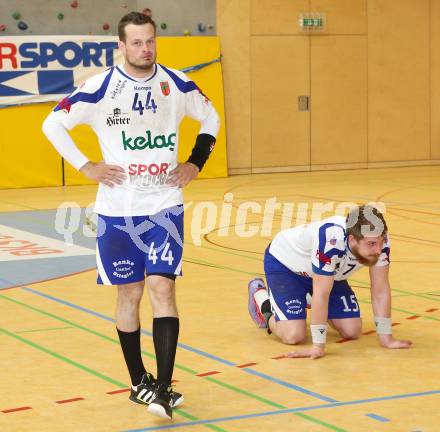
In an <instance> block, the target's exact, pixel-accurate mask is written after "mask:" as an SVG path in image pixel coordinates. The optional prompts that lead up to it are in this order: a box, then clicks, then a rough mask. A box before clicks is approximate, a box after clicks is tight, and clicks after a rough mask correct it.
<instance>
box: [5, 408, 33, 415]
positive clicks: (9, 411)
mask: <svg viewBox="0 0 440 432" xmlns="http://www.w3.org/2000/svg"><path fill="white" fill-rule="evenodd" d="M30 409H32V407H30V406H24V407H18V408H9V409H5V410H2V411H1V412H2V413H4V414H9V413H13V412H17V411H26V410H30Z"/></svg>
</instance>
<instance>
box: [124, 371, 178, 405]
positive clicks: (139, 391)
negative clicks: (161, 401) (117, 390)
mask: <svg viewBox="0 0 440 432" xmlns="http://www.w3.org/2000/svg"><path fill="white" fill-rule="evenodd" d="M155 397H156V379H155V378H154V376H153V375H152V374H150V373H149V372H146V373H145V374H143V375H142V380H141V383H140V384H139V385H137V386H136V390H134V389H133V388H132V389H131V392H130V396H129V399H130V400H131V401H132V402H135V403H138V404H143V405H149V404H150V403H151V402H152V400H153V399H154V398H155ZM183 400H184V399H183V395H182V394H180V393H178V392H175V391H172V392H171V404H170V406H171V408H175V407H178V406H179V405H180V404H181V403H182V402H183Z"/></svg>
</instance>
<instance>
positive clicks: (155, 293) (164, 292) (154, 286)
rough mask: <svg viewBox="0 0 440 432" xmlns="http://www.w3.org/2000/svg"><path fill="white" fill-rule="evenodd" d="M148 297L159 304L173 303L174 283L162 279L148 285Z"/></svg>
mask: <svg viewBox="0 0 440 432" xmlns="http://www.w3.org/2000/svg"><path fill="white" fill-rule="evenodd" d="M148 289H149V290H150V295H151V297H152V298H153V299H155V300H156V301H159V302H169V301H173V299H174V296H175V288H174V281H171V280H170V279H166V278H163V279H162V280H159V281H158V280H156V281H154V282H153V283H149V284H148Z"/></svg>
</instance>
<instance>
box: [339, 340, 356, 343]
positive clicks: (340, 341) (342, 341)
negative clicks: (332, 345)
mask: <svg viewBox="0 0 440 432" xmlns="http://www.w3.org/2000/svg"><path fill="white" fill-rule="evenodd" d="M351 340H353V339H339V340H337V341H336V343H345V342H350V341H351Z"/></svg>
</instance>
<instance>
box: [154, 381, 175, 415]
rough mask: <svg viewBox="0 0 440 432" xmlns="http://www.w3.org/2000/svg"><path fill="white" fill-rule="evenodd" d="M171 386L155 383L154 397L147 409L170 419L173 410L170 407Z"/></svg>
mask: <svg viewBox="0 0 440 432" xmlns="http://www.w3.org/2000/svg"><path fill="white" fill-rule="evenodd" d="M172 394H173V388H172V387H171V386H170V385H167V384H163V383H161V384H157V386H156V397H155V398H154V399H153V401H152V402H151V403H150V405H149V407H148V411H149V412H151V413H153V414H155V415H157V416H159V417H162V418H166V419H169V420H171V419H172V417H173V411H172V409H171V403H172V400H171V398H172Z"/></svg>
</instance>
